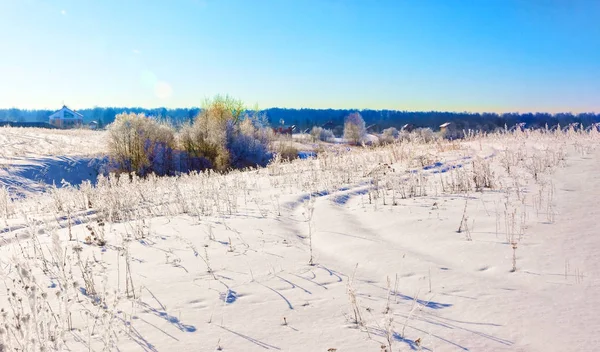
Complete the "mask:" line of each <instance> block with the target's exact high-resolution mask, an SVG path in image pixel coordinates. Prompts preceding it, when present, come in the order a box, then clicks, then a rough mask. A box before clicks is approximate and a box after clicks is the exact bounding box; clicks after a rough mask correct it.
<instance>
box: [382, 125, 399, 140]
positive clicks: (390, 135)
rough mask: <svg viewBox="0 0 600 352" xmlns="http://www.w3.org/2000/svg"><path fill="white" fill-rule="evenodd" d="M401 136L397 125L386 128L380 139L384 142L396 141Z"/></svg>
mask: <svg viewBox="0 0 600 352" xmlns="http://www.w3.org/2000/svg"><path fill="white" fill-rule="evenodd" d="M399 136H400V132H398V130H397V129H396V128H395V127H390V128H386V129H385V130H383V132H382V133H381V137H380V141H381V143H383V144H387V143H394V142H395V141H396V140H397V139H398V137H399Z"/></svg>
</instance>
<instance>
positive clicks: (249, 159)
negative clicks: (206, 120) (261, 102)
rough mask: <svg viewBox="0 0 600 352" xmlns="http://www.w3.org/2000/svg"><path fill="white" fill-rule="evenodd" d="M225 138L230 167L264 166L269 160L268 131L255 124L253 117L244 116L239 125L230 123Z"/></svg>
mask: <svg viewBox="0 0 600 352" xmlns="http://www.w3.org/2000/svg"><path fill="white" fill-rule="evenodd" d="M227 137H228V138H227V149H228V151H229V157H230V165H231V167H233V168H236V169H239V168H244V167H256V166H266V165H267V164H268V162H269V160H270V159H271V156H272V155H271V153H270V152H269V140H270V133H269V130H268V129H266V128H263V127H262V126H260V125H259V124H257V123H256V119H254V118H253V117H250V116H246V117H245V118H244V119H243V120H242V121H241V122H240V124H239V125H234V124H233V123H230V124H229V125H228V132H227Z"/></svg>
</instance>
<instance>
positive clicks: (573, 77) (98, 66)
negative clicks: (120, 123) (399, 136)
mask: <svg viewBox="0 0 600 352" xmlns="http://www.w3.org/2000/svg"><path fill="white" fill-rule="evenodd" d="M0 48H1V49H0V108H10V107H18V108H29V109H36V108H48V109H55V108H58V107H60V106H61V104H62V102H63V101H64V102H65V103H66V104H67V105H69V106H71V107H73V108H87V107H93V106H122V107H133V106H140V107H146V108H153V107H159V106H165V107H170V108H175V107H191V106H199V105H200V104H201V102H202V100H203V99H204V98H205V97H209V96H213V95H215V94H217V93H221V94H230V95H232V96H235V97H237V98H240V99H242V100H244V101H245V102H247V103H248V104H249V105H253V104H255V103H256V104H258V105H259V106H260V107H261V108H268V107H275V106H279V107H296V108H299V107H307V108H359V109H362V108H371V109H399V110H447V111H496V112H503V111H519V112H526V111H549V112H559V111H567V112H568V111H571V112H581V111H595V112H600V1H598V0H590V1H583V0H472V1H469V0H437V1H434V0H410V1H404V0H390V1H386V0H170V1H167V0H0Z"/></svg>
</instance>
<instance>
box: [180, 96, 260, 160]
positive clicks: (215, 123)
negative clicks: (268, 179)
mask: <svg viewBox="0 0 600 352" xmlns="http://www.w3.org/2000/svg"><path fill="white" fill-rule="evenodd" d="M242 106H243V104H242V103H241V102H240V101H238V100H235V99H232V98H229V97H221V96H217V97H215V98H214V99H213V100H209V101H207V102H206V104H205V107H204V108H203V109H202V111H201V112H200V114H199V115H198V116H197V117H196V119H195V120H194V122H193V124H188V125H186V126H183V128H182V129H181V131H180V134H179V143H180V145H181V147H182V149H183V150H184V151H185V152H186V153H187V155H188V156H189V158H190V159H191V160H196V159H198V160H203V161H205V162H207V163H208V165H209V167H210V168H213V169H216V170H219V171H224V170H227V169H229V168H232V167H233V168H240V167H247V166H257V165H266V163H267V162H268V159H269V158H270V153H269V152H268V145H269V138H270V134H269V132H268V131H267V129H266V128H265V126H264V123H263V121H262V118H261V116H260V115H259V114H253V115H249V114H246V113H242V111H243V110H242V108H241V107H242Z"/></svg>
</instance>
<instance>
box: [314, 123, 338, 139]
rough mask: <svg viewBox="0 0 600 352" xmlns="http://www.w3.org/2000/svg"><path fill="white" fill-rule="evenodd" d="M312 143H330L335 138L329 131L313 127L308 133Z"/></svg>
mask: <svg viewBox="0 0 600 352" xmlns="http://www.w3.org/2000/svg"><path fill="white" fill-rule="evenodd" d="M310 135H311V137H312V140H313V142H316V141H323V142H331V141H332V140H333V139H334V138H335V136H334V135H333V132H332V131H331V130H327V129H324V128H323V127H319V126H314V127H313V128H312V130H311V131H310Z"/></svg>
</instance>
